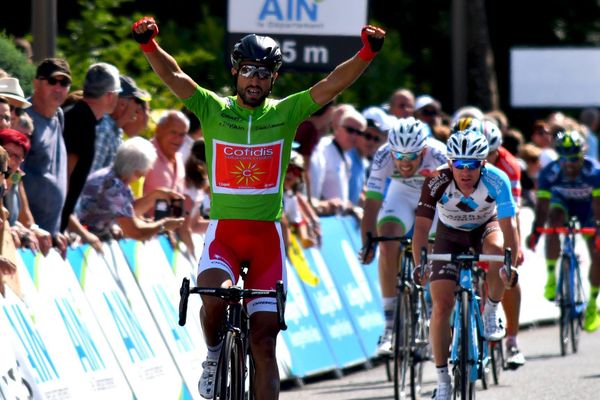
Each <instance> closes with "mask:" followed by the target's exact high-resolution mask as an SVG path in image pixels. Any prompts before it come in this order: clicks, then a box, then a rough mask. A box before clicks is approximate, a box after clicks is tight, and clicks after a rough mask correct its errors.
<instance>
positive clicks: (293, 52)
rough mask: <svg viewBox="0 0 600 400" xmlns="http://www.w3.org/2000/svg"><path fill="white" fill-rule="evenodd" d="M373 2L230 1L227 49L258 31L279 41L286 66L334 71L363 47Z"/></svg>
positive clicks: (354, 0) (348, 0)
mask: <svg viewBox="0 0 600 400" xmlns="http://www.w3.org/2000/svg"><path fill="white" fill-rule="evenodd" d="M367 8H368V0H229V2H228V13H227V28H228V33H229V34H228V49H231V48H232V47H233V45H234V44H235V43H236V42H237V41H238V40H239V39H240V38H242V37H243V36H245V35H247V34H250V33H256V34H263V35H268V36H271V37H272V38H273V39H275V40H276V41H277V42H278V43H279V45H280V47H281V51H282V54H283V63H284V66H285V67H286V68H292V69H296V70H313V71H330V70H332V69H333V68H334V67H335V66H336V65H338V64H339V63H341V62H342V61H344V60H346V59H348V58H350V57H352V56H353V55H354V54H355V53H356V52H357V51H358V50H359V48H360V46H361V42H360V31H361V29H362V27H363V26H364V25H365V24H366V22H367V11H368V10H367Z"/></svg>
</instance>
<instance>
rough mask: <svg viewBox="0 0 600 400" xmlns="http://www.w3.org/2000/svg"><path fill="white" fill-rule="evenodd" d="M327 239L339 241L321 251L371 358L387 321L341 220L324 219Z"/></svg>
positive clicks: (330, 243)
mask: <svg viewBox="0 0 600 400" xmlns="http://www.w3.org/2000/svg"><path fill="white" fill-rule="evenodd" d="M321 232H322V234H323V237H324V238H336V240H332V241H331V242H329V243H328V244H327V246H326V247H325V246H324V247H323V248H322V249H321V253H322V254H323V259H324V260H325V263H326V264H327V266H328V267H329V271H331V275H332V277H333V280H334V281H335V285H336V287H337V288H338V289H339V293H340V297H341V299H342V301H343V303H344V305H345V306H346V308H347V309H348V310H349V313H348V314H349V315H350V317H351V320H352V323H353V326H354V329H355V330H356V332H357V333H358V336H359V338H360V340H361V344H362V346H363V349H364V351H365V354H366V355H367V356H368V357H372V356H374V355H375V354H376V350H377V341H378V339H379V336H380V335H381V333H382V332H383V328H384V325H385V323H384V319H383V311H382V308H381V305H380V303H379V302H378V301H377V299H376V296H375V293H373V291H372V290H371V286H370V284H369V282H368V280H367V277H366V276H365V273H364V267H363V266H362V265H361V264H360V262H359V261H358V257H357V252H356V249H355V247H354V246H353V245H352V243H351V240H350V237H349V236H348V233H347V232H346V229H345V228H344V226H343V225H342V223H341V221H340V220H339V218H338V217H329V218H322V219H321Z"/></svg>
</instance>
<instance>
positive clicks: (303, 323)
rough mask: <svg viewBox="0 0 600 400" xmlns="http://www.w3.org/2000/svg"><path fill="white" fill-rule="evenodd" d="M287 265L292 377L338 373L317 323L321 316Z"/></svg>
mask: <svg viewBox="0 0 600 400" xmlns="http://www.w3.org/2000/svg"><path fill="white" fill-rule="evenodd" d="M286 264H287V278H288V280H287V299H286V306H285V320H286V323H287V326H288V329H287V330H286V331H283V332H282V333H281V336H282V338H283V340H284V342H285V344H286V345H287V348H288V351H289V353H290V361H289V362H290V364H289V372H290V375H291V376H295V377H299V378H303V377H305V376H308V375H311V374H316V373H320V372H326V371H331V370H334V369H336V368H337V365H336V362H335V359H334V358H333V354H332V352H331V347H330V345H329V343H328V342H327V339H326V337H325V336H324V335H323V333H322V331H323V330H322V329H321V326H320V325H319V323H318V322H317V318H316V316H317V313H315V311H314V310H313V307H312V304H311V303H310V301H309V300H308V299H307V296H306V295H305V294H304V290H303V289H302V286H301V283H300V279H299V277H298V274H297V273H296V270H295V269H294V267H293V266H292V265H291V264H290V263H289V261H288V262H287V263H286ZM278 346H279V343H278Z"/></svg>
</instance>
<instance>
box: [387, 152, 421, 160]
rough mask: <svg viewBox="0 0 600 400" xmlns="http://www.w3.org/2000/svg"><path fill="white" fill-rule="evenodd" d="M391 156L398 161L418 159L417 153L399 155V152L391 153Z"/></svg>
mask: <svg viewBox="0 0 600 400" xmlns="http://www.w3.org/2000/svg"><path fill="white" fill-rule="evenodd" d="M392 155H393V156H394V158H395V159H396V160H398V161H404V160H406V161H414V160H416V159H417V158H419V153H400V152H399V151H392Z"/></svg>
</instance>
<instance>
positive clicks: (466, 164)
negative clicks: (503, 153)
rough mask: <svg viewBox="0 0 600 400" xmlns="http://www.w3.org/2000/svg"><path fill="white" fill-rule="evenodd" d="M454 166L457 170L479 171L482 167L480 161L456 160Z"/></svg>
mask: <svg viewBox="0 0 600 400" xmlns="http://www.w3.org/2000/svg"><path fill="white" fill-rule="evenodd" d="M452 166H453V167H454V168H456V169H477V168H479V167H480V166H481V161H480V160H454V161H452Z"/></svg>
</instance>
